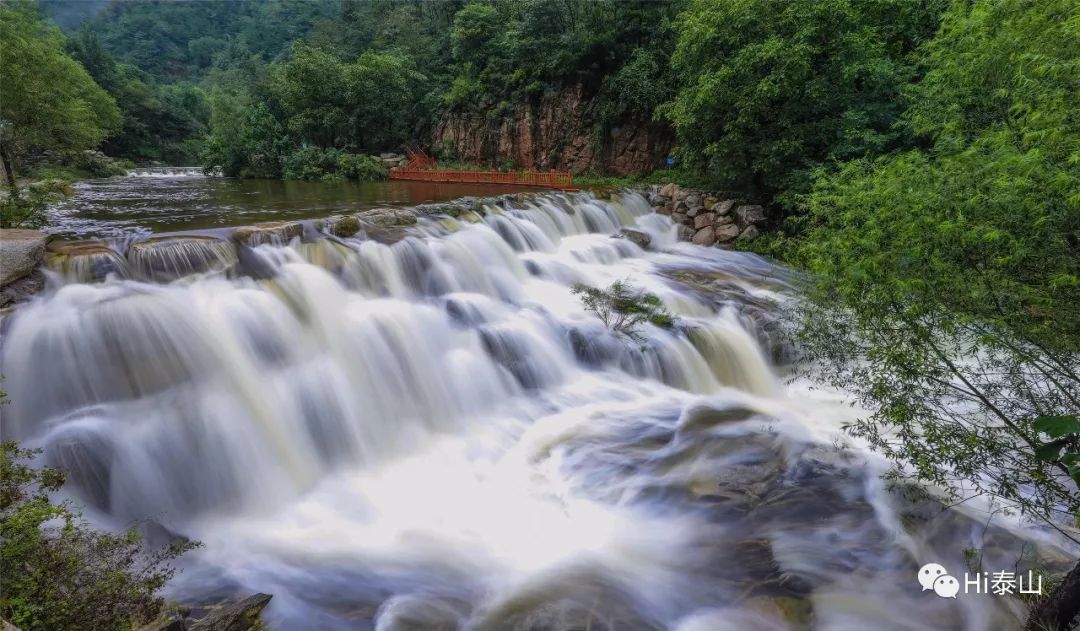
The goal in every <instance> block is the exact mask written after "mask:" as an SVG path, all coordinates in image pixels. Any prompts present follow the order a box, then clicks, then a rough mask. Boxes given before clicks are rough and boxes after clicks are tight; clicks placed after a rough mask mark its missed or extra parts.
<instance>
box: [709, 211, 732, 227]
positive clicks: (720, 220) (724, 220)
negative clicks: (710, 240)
mask: <svg viewBox="0 0 1080 631" xmlns="http://www.w3.org/2000/svg"><path fill="white" fill-rule="evenodd" d="M713 214H715V213H713ZM732 223H735V218H734V217H732V216H731V215H720V216H719V217H717V218H716V221H715V222H714V223H713V225H714V226H725V225H727V224H732Z"/></svg>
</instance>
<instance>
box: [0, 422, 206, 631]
mask: <svg viewBox="0 0 1080 631" xmlns="http://www.w3.org/2000/svg"><path fill="white" fill-rule="evenodd" d="M0 447H2V449H0V565H2V566H3V568H4V578H3V584H2V586H0V616H3V618H4V619H5V620H8V621H10V622H12V623H13V624H15V625H16V626H18V627H19V628H21V629H23V630H24V631H30V630H33V629H49V630H62V629H131V628H133V627H134V626H135V625H136V624H137V623H140V622H146V621H149V620H151V619H153V618H154V617H155V616H157V615H158V613H159V612H160V611H161V609H162V606H163V605H164V601H163V600H162V599H161V598H160V597H158V596H157V592H158V591H159V590H160V589H161V588H162V587H163V586H164V585H165V583H167V582H168V581H169V579H171V578H172V577H173V575H174V574H175V572H176V570H175V569H174V568H173V567H171V566H170V565H169V562H170V561H171V560H173V559H175V558H177V557H178V556H180V555H181V554H183V553H184V552H186V551H188V550H191V549H192V548H195V547H197V546H198V545H199V544H197V543H193V542H190V541H187V540H183V541H180V542H177V543H174V544H172V545H170V546H168V547H165V548H163V549H160V550H157V551H146V550H145V549H144V548H143V547H142V545H141V544H140V541H139V535H138V534H137V533H136V532H135V530H128V531H127V532H124V533H121V534H111V533H106V532H100V531H97V530H94V529H92V528H90V526H89V525H88V524H87V523H86V522H85V521H84V520H83V519H82V516H81V515H80V514H79V513H78V512H77V511H76V510H75V509H74V507H73V506H72V504H71V503H70V502H69V501H67V500H65V501H62V502H60V503H53V502H52V501H51V500H50V499H49V493H50V492H52V491H56V490H57V489H59V488H60V486H61V485H62V484H63V483H64V475H63V474H62V473H61V472H60V471H57V470H56V469H50V468H43V469H34V468H31V467H30V466H28V465H27V464H26V462H27V461H29V460H30V459H31V458H33V457H34V456H35V455H36V454H37V453H38V451H32V450H26V449H20V448H19V447H18V445H16V444H15V443H13V442H7V443H3V445H2V446H0Z"/></svg>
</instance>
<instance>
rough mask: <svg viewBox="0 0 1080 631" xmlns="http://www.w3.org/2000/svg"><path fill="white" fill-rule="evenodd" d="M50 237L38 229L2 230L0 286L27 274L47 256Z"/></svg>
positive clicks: (0, 235) (0, 236) (0, 237)
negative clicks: (46, 249) (46, 247)
mask: <svg viewBox="0 0 1080 631" xmlns="http://www.w3.org/2000/svg"><path fill="white" fill-rule="evenodd" d="M48 240H49V237H48V235H46V234H45V233H44V232H39V231H37V230H19V229H4V230H0V287H4V286H6V285H9V284H11V283H12V282H14V281H16V280H18V279H20V278H22V277H23V276H27V275H29V274H30V272H32V271H34V269H35V268H37V266H38V265H40V264H41V262H42V260H44V258H45V244H46V243H47V242H48Z"/></svg>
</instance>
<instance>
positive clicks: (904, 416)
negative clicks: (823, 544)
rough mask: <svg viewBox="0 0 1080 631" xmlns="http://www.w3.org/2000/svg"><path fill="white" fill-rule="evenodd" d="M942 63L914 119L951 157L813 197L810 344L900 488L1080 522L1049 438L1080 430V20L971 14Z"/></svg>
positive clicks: (1017, 3)
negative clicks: (849, 392)
mask: <svg viewBox="0 0 1080 631" xmlns="http://www.w3.org/2000/svg"><path fill="white" fill-rule="evenodd" d="M923 53H924V56H923V60H924V63H926V65H927V74H926V77H925V79H924V80H923V81H921V82H920V83H918V84H916V85H914V86H912V88H911V91H912V94H913V97H914V98H913V101H912V102H913V105H912V107H911V108H910V109H909V110H908V111H907V113H906V114H905V117H906V119H907V120H909V121H910V123H911V126H912V128H913V129H914V130H916V131H917V132H919V133H921V134H925V135H926V136H927V138H928V142H929V143H931V146H930V147H929V148H928V149H927V150H908V151H902V152H898V153H895V154H891V155H888V156H885V157H881V158H877V159H874V160H857V161H854V162H850V163H848V164H845V165H843V166H842V167H841V168H840V169H839V170H838V171H836V172H835V173H826V174H824V175H823V176H822V177H821V178H820V179H819V180H818V182H817V184H816V185H815V187H814V190H813V192H812V194H811V195H810V197H809V210H810V213H811V217H810V230H809V233H808V234H807V235H806V237H805V240H804V241H803V245H802V246H801V248H800V251H799V255H800V257H801V260H802V261H803V262H804V263H805V264H807V265H808V266H809V267H810V268H811V269H812V270H813V271H815V272H816V273H817V274H818V278H819V286H818V287H817V290H818V292H819V297H820V298H821V300H819V301H817V302H816V303H814V305H813V306H811V307H810V309H809V310H808V312H807V313H806V314H805V315H806V319H805V331H804V332H805V340H804V341H805V342H806V344H807V348H808V349H809V350H810V351H811V353H812V356H813V357H814V358H815V359H818V360H820V361H821V362H822V365H823V366H824V367H826V370H827V374H828V375H829V376H831V377H832V378H833V379H834V381H836V382H837V383H840V384H843V385H844V386H845V387H848V388H850V389H853V390H854V391H855V392H857V393H858V394H859V395H860V396H861V398H862V400H863V401H864V403H866V404H867V405H868V407H870V409H872V410H874V413H873V415H872V416H870V417H868V418H867V419H865V420H864V421H862V422H860V423H859V424H857V425H856V426H855V427H854V428H853V430H854V432H855V433H856V434H857V435H860V436H863V437H865V438H867V439H868V440H869V441H870V442H871V444H873V445H874V446H876V447H878V448H879V449H881V450H882V451H883V452H884V453H885V454H887V455H889V456H891V457H893V458H894V459H895V460H896V461H897V463H898V469H897V475H901V476H908V475H911V476H914V477H916V478H917V479H920V480H923V481H930V482H933V483H935V484H938V485H941V486H942V487H946V488H954V489H956V488H960V487H965V488H966V489H967V492H971V491H973V490H974V491H976V492H979V493H983V494H987V495H990V496H992V497H995V498H999V499H1001V500H1003V501H1005V502H1006V503H1007V504H1009V505H1014V506H1017V507H1019V508H1020V509H1021V510H1024V511H1026V512H1029V513H1031V514H1033V515H1035V516H1039V517H1043V518H1048V519H1052V520H1053V519H1060V518H1061V517H1068V516H1070V515H1076V514H1077V512H1078V511H1080V493H1078V491H1077V485H1078V484H1080V475H1077V473H1078V471H1080V470H1078V469H1077V467H1076V461H1075V457H1074V456H1069V455H1068V454H1069V453H1073V452H1071V451H1070V449H1072V450H1075V447H1076V445H1075V437H1070V436H1071V435H1070V433H1069V432H1067V431H1065V430H1061V431H1057V430H1056V429H1054V428H1061V427H1064V425H1047V423H1051V421H1050V420H1048V419H1055V418H1058V419H1060V418H1072V419H1075V418H1076V414H1077V413H1078V411H1080V9H1078V7H1077V5H1076V4H1075V3H1073V2H1070V1H1069V0H1047V1H1045V2H1039V3H1031V2H1027V1H1025V0H1008V1H998V2H976V3H966V2H963V3H956V4H955V5H953V7H952V8H951V9H950V11H949V12H948V14H947V16H946V18H945V22H944V24H943V26H942V29H941V32H940V34H939V36H938V37H937V38H936V39H935V40H934V41H933V42H931V43H929V44H928V45H927V46H926V47H925V49H924V51H923ZM837 299H839V300H837ZM1048 429H1052V430H1054V431H1051V432H1049V433H1048V432H1047V430H1048ZM1049 439H1053V441H1058V442H1057V451H1053V450H1052V448H1043V447H1042V446H1043V445H1044V443H1045V442H1047V441H1048V440H1049ZM1053 441H1051V442H1053ZM1069 445H1071V448H1070V449H1066V447H1067V446H1069Z"/></svg>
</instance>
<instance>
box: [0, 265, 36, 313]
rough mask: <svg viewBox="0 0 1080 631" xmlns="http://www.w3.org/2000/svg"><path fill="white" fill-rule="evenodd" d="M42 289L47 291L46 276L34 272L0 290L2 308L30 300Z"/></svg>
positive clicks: (0, 305)
mask: <svg viewBox="0 0 1080 631" xmlns="http://www.w3.org/2000/svg"><path fill="white" fill-rule="evenodd" d="M42 289H45V275H44V274H42V273H41V271H40V270H34V271H33V272H30V274H28V275H26V276H23V277H22V278H20V279H18V280H16V281H14V282H12V283H11V284H9V285H5V286H4V287H3V288H2V289H0V307H5V306H7V305H12V304H15V303H19V302H22V301H24V300H28V299H30V297H31V296H33V295H34V294H36V293H38V292H39V291H41V290H42Z"/></svg>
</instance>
